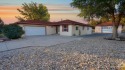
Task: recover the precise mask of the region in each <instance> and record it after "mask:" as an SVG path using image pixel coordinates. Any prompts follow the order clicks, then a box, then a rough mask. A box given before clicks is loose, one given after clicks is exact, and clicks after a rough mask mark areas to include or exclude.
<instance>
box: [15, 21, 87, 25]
mask: <svg viewBox="0 0 125 70" xmlns="http://www.w3.org/2000/svg"><path fill="white" fill-rule="evenodd" d="M16 23H17V24H27V25H48V26H51V25H53V26H57V25H83V26H89V25H87V24H84V23H80V22H76V21H72V20H63V21H59V22H45V21H37V20H26V21H21V22H16Z"/></svg>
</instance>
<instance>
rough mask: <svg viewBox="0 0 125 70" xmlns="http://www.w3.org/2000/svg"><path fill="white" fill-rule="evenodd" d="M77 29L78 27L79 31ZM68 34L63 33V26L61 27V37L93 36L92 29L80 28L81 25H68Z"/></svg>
mask: <svg viewBox="0 0 125 70" xmlns="http://www.w3.org/2000/svg"><path fill="white" fill-rule="evenodd" d="M76 27H78V30H76ZM68 28H69V29H68V32H62V26H60V35H65V36H79V35H86V34H92V28H91V27H88V28H89V29H87V27H86V26H84V29H83V26H80V25H68Z"/></svg>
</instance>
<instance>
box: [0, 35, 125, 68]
mask: <svg viewBox="0 0 125 70" xmlns="http://www.w3.org/2000/svg"><path fill="white" fill-rule="evenodd" d="M124 62H125V41H111V40H104V39H103V38H102V37H92V38H83V39H82V40H78V41H72V42H68V43H64V44H59V45H53V46H48V47H29V48H22V49H17V50H12V51H7V52H1V53H0V70H117V69H119V68H122V64H123V63H124Z"/></svg>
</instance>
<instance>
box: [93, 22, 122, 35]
mask: <svg viewBox="0 0 125 70" xmlns="http://www.w3.org/2000/svg"><path fill="white" fill-rule="evenodd" d="M112 32H113V23H112V22H105V23H102V24H98V25H96V27H95V33H112ZM121 32H122V25H120V26H119V27H118V33H121Z"/></svg>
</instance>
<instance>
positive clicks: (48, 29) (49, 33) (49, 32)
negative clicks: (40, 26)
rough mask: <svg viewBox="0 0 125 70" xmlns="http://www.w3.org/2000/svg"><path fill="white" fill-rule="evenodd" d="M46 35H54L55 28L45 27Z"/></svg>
mask: <svg viewBox="0 0 125 70" xmlns="http://www.w3.org/2000/svg"><path fill="white" fill-rule="evenodd" d="M46 34H47V35H52V34H56V27H55V26H46Z"/></svg>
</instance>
